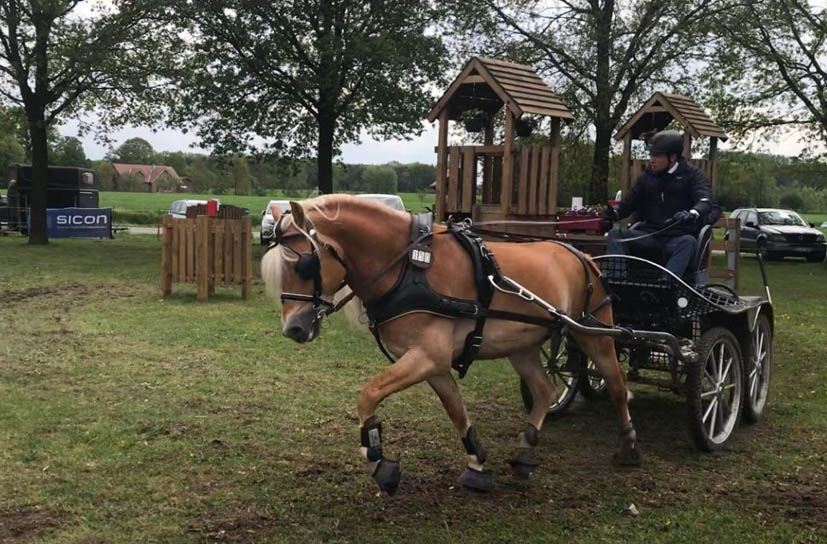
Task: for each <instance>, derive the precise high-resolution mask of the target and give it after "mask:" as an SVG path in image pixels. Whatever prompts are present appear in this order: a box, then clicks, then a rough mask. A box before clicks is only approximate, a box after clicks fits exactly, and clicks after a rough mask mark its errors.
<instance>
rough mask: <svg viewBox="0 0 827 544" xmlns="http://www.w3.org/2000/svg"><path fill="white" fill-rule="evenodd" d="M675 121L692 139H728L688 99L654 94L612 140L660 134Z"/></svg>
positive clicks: (705, 114)
mask: <svg viewBox="0 0 827 544" xmlns="http://www.w3.org/2000/svg"><path fill="white" fill-rule="evenodd" d="M673 119H674V120H675V121H677V122H678V123H679V124H680V125H681V126H682V127H683V128H684V130H686V131H687V132H688V133H689V134H690V135H691V136H692V137H693V138H699V137H701V136H709V137H712V138H720V139H721V140H723V141H726V140H727V139H728V138H729V137H728V136H727V135H726V133H724V131H723V130H721V128H720V127H719V126H718V125H716V124H715V121H713V120H712V118H711V117H710V116H709V115H708V114H707V113H706V112H705V111H704V110H703V108H701V107H700V106H699V105H698V104H696V103H695V101H694V100H692V99H691V98H689V97H688V96H683V95H680V94H670V93H662V92H656V93H655V94H653V95H652V97H651V98H650V99H649V100H647V101H646V103H645V104H644V105H643V106H642V107H641V108H640V109H639V110H637V112H635V114H634V115H632V117H631V118H630V119H629V120H628V121H626V123H625V124H624V125H623V126H622V127H620V130H618V131H617V134H615V138H616V139H618V140H620V139H622V138H623V137H624V136H626V133H628V132H630V131H631V133H632V138H639V137H640V136H641V135H642V134H645V133H648V132H652V131H660V130H663V129H665V128H666V127H667V125H669V123H671V122H672V120H673Z"/></svg>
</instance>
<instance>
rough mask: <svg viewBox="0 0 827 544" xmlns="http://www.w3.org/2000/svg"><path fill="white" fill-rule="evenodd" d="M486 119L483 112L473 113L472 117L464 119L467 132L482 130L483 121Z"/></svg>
mask: <svg viewBox="0 0 827 544" xmlns="http://www.w3.org/2000/svg"><path fill="white" fill-rule="evenodd" d="M487 121H488V116H487V115H485V114H484V113H480V114H478V115H475V116H474V117H469V118H468V119H465V121H464V124H465V130H466V131H468V132H482V130H483V129H484V128H485V123H486V122H487Z"/></svg>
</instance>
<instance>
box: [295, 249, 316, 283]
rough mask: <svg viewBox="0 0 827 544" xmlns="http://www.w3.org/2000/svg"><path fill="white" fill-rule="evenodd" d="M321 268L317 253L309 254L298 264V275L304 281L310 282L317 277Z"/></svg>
mask: <svg viewBox="0 0 827 544" xmlns="http://www.w3.org/2000/svg"><path fill="white" fill-rule="evenodd" d="M319 267H320V263H319V257H318V256H317V255H316V254H315V253H307V254H305V255H302V256H301V257H299V260H298V261H297V262H296V273H297V274H298V275H299V276H301V278H302V279H304V280H307V281H310V280H312V279H313V278H314V277H316V274H317V272H318V271H319Z"/></svg>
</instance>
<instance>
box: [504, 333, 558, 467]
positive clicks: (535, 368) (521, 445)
mask: <svg viewBox="0 0 827 544" xmlns="http://www.w3.org/2000/svg"><path fill="white" fill-rule="evenodd" d="M508 359H509V361H511V365H512V366H513V367H514V370H516V371H517V374H518V375H519V376H520V378H522V379H523V381H524V382H525V384H526V385H527V386H528V389H529V391H531V398H532V399H533V405H532V408H531V413H530V414H528V423H527V424H526V426H525V427H524V428H523V430H522V431H520V434H518V435H517V452H516V454H515V455H514V457H512V458H511V460H510V461H509V464H510V465H511V468H512V470H513V471H514V474H515V475H516V476H518V477H520V478H530V477H531V476H532V475H533V474H534V471H535V470H537V467H538V466H539V465H540V461H539V460H538V459H537V455H536V454H535V448H536V447H537V444H538V443H539V438H540V429H541V428H542V427H543V422H544V421H545V419H546V415H547V414H548V410H549V407H550V406H551V404H552V403H553V402H554V400H555V398H556V392H555V390H554V384H553V383H552V382H551V380H550V379H549V377H548V374H547V373H546V371H545V369H544V368H543V363H542V361H541V360H540V347H539V346H534V347H531V348H528V349H525V350H523V351H520V352H519V353H515V354H513V355H511V356H510V357H509V358H508Z"/></svg>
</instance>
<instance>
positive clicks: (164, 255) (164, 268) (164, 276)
mask: <svg viewBox="0 0 827 544" xmlns="http://www.w3.org/2000/svg"><path fill="white" fill-rule="evenodd" d="M173 221H174V219H173V218H172V216H171V215H165V216H164V220H163V229H164V230H163V233H162V234H161V296H162V297H168V296H170V295H171V294H172V224H173V223H172V222H173Z"/></svg>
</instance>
